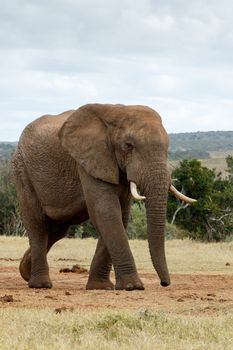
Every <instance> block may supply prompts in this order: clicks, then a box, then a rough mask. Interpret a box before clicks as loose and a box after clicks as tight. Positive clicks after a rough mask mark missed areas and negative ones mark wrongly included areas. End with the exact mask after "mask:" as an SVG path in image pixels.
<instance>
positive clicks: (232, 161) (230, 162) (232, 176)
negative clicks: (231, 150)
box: [226, 155, 233, 182]
mask: <svg viewBox="0 0 233 350" xmlns="http://www.w3.org/2000/svg"><path fill="white" fill-rule="evenodd" d="M226 162H227V169H226V171H227V173H228V174H229V175H228V178H229V181H230V182H233V156H230V155H228V156H227V157H226Z"/></svg>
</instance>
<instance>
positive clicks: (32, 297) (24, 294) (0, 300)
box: [0, 267, 233, 314]
mask: <svg viewBox="0 0 233 350" xmlns="http://www.w3.org/2000/svg"><path fill="white" fill-rule="evenodd" d="M50 271H51V272H50V275H51V278H52V281H53V285H54V287H53V289H51V290H46V289H43V290H36V289H30V288H28V287H27V284H26V282H25V281H24V280H23V279H22V278H21V277H20V275H19V272H18V268H16V267H1V268H0V307H14V308H17V307H24V308H51V309H54V310H58V312H59V310H65V309H68V310H69V309H70V310H73V309H84V308H85V309H97V310H101V309H106V308H109V309H116V310H119V309H131V310H138V309H141V310H145V309H153V310H162V311H165V312H171V313H187V314H195V313H216V312H218V311H220V310H224V309H227V310H229V309H232V310H233V276H229V275H210V274H205V275H198V274H191V275H190V274H183V275H182V274H172V275H171V278H172V285H171V286H169V287H167V288H163V287H160V286H159V283H158V280H157V279H156V276H155V274H154V273H153V274H152V273H140V276H141V278H142V280H143V282H144V285H145V288H146V289H145V290H144V291H133V292H126V291H86V290H85V284H86V281H87V273H86V272H84V273H82V274H76V273H59V271H58V269H51V270H50Z"/></svg>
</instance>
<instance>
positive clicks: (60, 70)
mask: <svg viewBox="0 0 233 350" xmlns="http://www.w3.org/2000/svg"><path fill="white" fill-rule="evenodd" d="M0 5H1V6H0V122H1V124H0V141H4V140H8V141H14V140H18V138H19V135H20V133H21V131H22V130H23V128H24V127H25V126H26V125H27V124H28V123H29V122H30V121H32V120H33V119H35V118H37V117H38V116H40V115H42V114H46V113H51V114H56V113H60V112H62V111H64V110H68V109H72V108H78V107H79V106H80V105H83V104H85V103H90V102H99V103H124V104H145V105H149V106H151V107H153V108H155V109H156V110H157V111H158V112H159V113H160V114H161V116H162V118H163V122H164V126H165V127H166V129H167V131H168V132H186V131H206V130H233V20H232V14H233V1H232V0H221V1H219V0H195V1H194V0H193V1H187V0H164V1H157V0H46V1H45V0H39V1H38V0H11V1H4V0H0Z"/></svg>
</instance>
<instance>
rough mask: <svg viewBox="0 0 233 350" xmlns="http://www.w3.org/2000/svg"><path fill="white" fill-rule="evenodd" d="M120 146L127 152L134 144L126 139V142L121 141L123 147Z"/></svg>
mask: <svg viewBox="0 0 233 350" xmlns="http://www.w3.org/2000/svg"><path fill="white" fill-rule="evenodd" d="M122 148H123V150H124V151H127V152H129V151H132V149H133V148H134V146H133V144H132V142H130V141H126V142H124V143H123V147H122Z"/></svg>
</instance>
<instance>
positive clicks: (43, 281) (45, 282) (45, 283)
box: [28, 276, 53, 288]
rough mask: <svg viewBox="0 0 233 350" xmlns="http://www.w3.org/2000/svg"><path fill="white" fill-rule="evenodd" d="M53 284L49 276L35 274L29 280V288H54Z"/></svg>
mask: <svg viewBox="0 0 233 350" xmlns="http://www.w3.org/2000/svg"><path fill="white" fill-rule="evenodd" d="M52 286H53V284H52V282H51V280H50V278H49V276H35V277H31V278H30V279H29V281H28V287H29V288H52Z"/></svg>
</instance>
